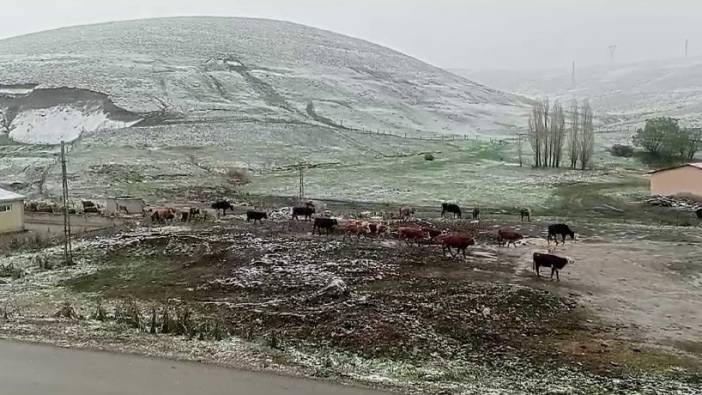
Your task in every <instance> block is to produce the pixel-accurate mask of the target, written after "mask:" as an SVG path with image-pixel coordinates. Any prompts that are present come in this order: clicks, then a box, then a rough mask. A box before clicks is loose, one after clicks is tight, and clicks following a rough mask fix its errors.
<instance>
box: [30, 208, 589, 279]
mask: <svg viewBox="0 0 702 395" xmlns="http://www.w3.org/2000/svg"><path fill="white" fill-rule="evenodd" d="M81 203H82V212H83V213H100V209H101V208H100V206H99V205H98V204H95V203H93V202H91V201H82V202H81ZM210 207H211V208H212V211H214V212H216V213H217V214H216V215H217V216H219V215H220V213H221V215H222V216H226V214H227V211H231V212H233V211H234V209H235V207H234V205H232V203H231V202H229V201H227V200H219V201H216V202H214V203H212V204H211V206H210ZM26 209H27V210H28V211H33V212H41V211H46V212H57V208H56V207H54V206H51V205H47V204H45V203H41V202H40V203H37V202H29V203H28V205H27V207H26ZM72 211H74V210H72ZM208 211H209V210H205V209H201V208H185V209H175V208H171V207H163V208H148V209H144V213H143V214H144V216H145V217H147V218H149V219H150V220H151V223H152V224H157V223H158V224H165V223H172V222H175V221H180V222H190V221H193V220H198V219H203V220H206V219H207V218H208V217H209V215H211V213H210V214H208ZM74 212H75V211H74ZM415 213H416V211H415V209H414V208H412V207H402V208H400V209H399V216H398V217H395V218H396V219H397V220H398V221H396V222H398V223H399V224H398V225H397V226H396V227H393V228H392V229H391V227H390V226H389V225H388V224H386V223H385V221H384V220H383V218H379V217H375V218H370V219H341V218H333V217H331V215H330V213H329V212H325V213H322V215H317V207H316V206H315V204H314V203H313V202H311V201H308V202H304V203H302V204H300V205H299V206H296V207H292V209H291V210H290V217H289V218H290V219H291V220H295V221H297V220H301V219H302V220H305V221H311V222H312V234H313V235H316V234H318V235H320V236H321V235H322V234H326V235H329V234H332V233H335V232H336V229H337V228H340V229H341V231H342V232H343V240H346V239H347V238H351V239H354V238H355V240H356V241H359V240H360V239H361V238H364V239H380V240H382V239H385V238H386V237H388V236H389V235H392V236H394V237H396V238H397V239H398V240H399V241H400V242H404V243H405V244H406V245H408V246H411V245H417V246H420V245H422V244H428V243H429V244H440V245H441V247H442V254H443V255H444V256H445V255H446V252H448V253H449V255H450V256H452V257H456V256H458V255H459V254H462V255H463V257H465V256H466V250H467V249H468V247H470V246H472V245H475V244H476V240H475V235H474V234H473V233H469V232H451V231H449V230H448V229H444V230H439V229H437V228H436V227H435V226H434V225H432V224H431V223H427V224H418V223H416V222H415V221H412V219H413V218H414V216H415ZM462 214H463V213H462V210H461V207H459V206H458V205H457V204H454V203H442V205H441V217H446V216H452V217H453V218H462ZM519 214H520V219H521V221H522V222H523V221H525V220H526V221H531V211H530V210H529V209H528V208H522V209H520V211H519ZM268 218H269V213H267V212H266V211H259V210H247V211H246V221H247V222H253V223H254V224H256V223H260V222H261V221H262V220H266V219H268ZM472 219H473V222H476V223H480V208H479V207H475V208H473V211H472ZM496 236H497V242H498V244H499V245H500V246H506V247H509V246H510V245H513V246H514V247H515V248H516V247H517V243H518V242H519V241H520V240H522V239H524V235H522V234H521V233H519V232H517V231H515V230H514V229H509V228H503V229H499V230H498V231H497V234H496ZM559 237H560V241H561V242H563V243H565V239H566V237H570V238H571V239H575V233H574V232H573V231H572V230H571V229H570V227H569V226H568V225H566V224H554V225H550V226H548V236H547V240H548V243H550V242H551V241H552V240H553V241H555V242H556V244H558V243H559ZM454 250H455V252H454ZM568 262H572V261H571V260H569V259H568V258H563V257H560V256H557V255H553V254H542V253H538V252H537V253H534V255H533V269H534V271H535V272H536V274H537V276H538V275H539V268H540V267H550V268H551V278H553V275H554V274H555V275H556V279H557V280H559V277H558V271H559V270H560V269H562V268H563V267H564V266H565V265H566V264H567V263H568Z"/></svg>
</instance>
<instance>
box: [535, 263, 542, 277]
mask: <svg viewBox="0 0 702 395" xmlns="http://www.w3.org/2000/svg"><path fill="white" fill-rule="evenodd" d="M540 269H541V266H539V265H535V267H534V270H535V271H536V277H541V271H540Z"/></svg>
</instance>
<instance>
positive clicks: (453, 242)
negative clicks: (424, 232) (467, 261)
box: [439, 233, 475, 258]
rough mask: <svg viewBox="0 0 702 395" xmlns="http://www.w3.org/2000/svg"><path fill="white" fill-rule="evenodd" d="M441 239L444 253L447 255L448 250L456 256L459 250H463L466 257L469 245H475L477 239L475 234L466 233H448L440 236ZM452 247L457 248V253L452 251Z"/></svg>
mask: <svg viewBox="0 0 702 395" xmlns="http://www.w3.org/2000/svg"><path fill="white" fill-rule="evenodd" d="M439 240H441V248H442V253H443V254H444V255H446V250H448V252H449V254H451V256H452V257H455V256H456V255H458V253H459V252H462V253H463V257H464V258H465V257H466V249H467V248H468V247H469V246H472V245H475V239H473V236H471V235H469V234H465V233H448V234H445V235H441V236H439ZM451 248H455V249H456V250H457V251H456V254H455V255H454V253H453V251H451Z"/></svg>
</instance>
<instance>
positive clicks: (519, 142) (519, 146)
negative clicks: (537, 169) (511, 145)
mask: <svg viewBox="0 0 702 395" xmlns="http://www.w3.org/2000/svg"><path fill="white" fill-rule="evenodd" d="M517 155H518V156H519V167H522V166H524V159H523V157H522V135H521V134H518V135H517Z"/></svg>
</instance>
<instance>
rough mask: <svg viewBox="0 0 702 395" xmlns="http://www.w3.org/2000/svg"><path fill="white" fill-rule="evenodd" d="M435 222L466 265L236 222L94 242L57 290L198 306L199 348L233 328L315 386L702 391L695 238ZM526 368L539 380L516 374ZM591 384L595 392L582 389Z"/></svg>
mask: <svg viewBox="0 0 702 395" xmlns="http://www.w3.org/2000/svg"><path fill="white" fill-rule="evenodd" d="M361 206H362V205H361ZM365 208H367V207H358V206H357V207H353V208H349V207H346V210H349V211H352V210H361V209H365ZM376 208H377V209H379V210H384V209H387V210H392V209H391V208H388V207H376ZM335 209H337V208H335ZM422 216H424V217H425V218H432V217H430V214H429V215H426V216H425V215H424V214H423V213H422ZM433 218H434V219H431V220H428V221H427V220H425V221H423V223H427V222H429V223H432V224H433V225H434V226H436V227H437V228H439V229H443V228H448V229H452V230H455V231H465V232H471V233H472V234H474V235H475V236H476V238H477V240H478V245H477V246H475V247H473V248H471V250H470V251H469V254H468V256H467V257H466V258H463V257H455V258H454V257H448V256H443V255H442V250H441V248H440V246H438V245H434V244H426V245H423V246H420V247H408V246H406V245H405V244H404V243H400V242H398V241H397V240H396V239H394V238H392V237H390V238H388V239H387V240H374V239H361V240H360V241H356V240H343V238H342V236H341V235H340V234H338V233H337V234H334V235H330V236H313V235H311V224H310V223H305V222H296V221H289V220H288V219H282V218H281V219H276V220H271V221H266V222H264V223H263V224H260V225H254V224H250V223H246V222H245V221H243V220H242V219H241V217H240V216H239V215H237V216H227V217H223V218H221V219H219V220H217V222H216V223H204V224H201V223H197V224H195V223H193V224H186V226H177V227H174V226H166V227H162V228H159V227H154V228H152V229H150V230H141V231H137V232H131V233H123V234H120V235H117V236H113V237H109V238H104V239H98V240H95V241H88V242H86V243H85V244H83V245H81V246H80V247H79V249H78V251H77V252H76V254H77V256H78V257H79V261H81V262H82V264H84V265H85V268H84V269H83V270H80V269H76V270H74V271H72V272H64V273H63V274H62V275H61V276H58V278H57V277H52V279H53V281H58V282H57V283H56V285H58V287H59V289H63V290H65V292H66V295H71V296H70V297H71V298H73V300H75V301H76V303H81V304H83V306H77V307H78V309H79V311H80V310H82V311H83V312H86V313H87V312H89V311H93V310H94V309H95V307H94V306H95V303H97V301H98V300H99V301H100V303H101V304H104V305H105V306H108V307H112V306H114V305H119V304H120V303H123V301H125V300H135V301H136V305H137V306H138V307H137V309H141V310H140V312H139V313H138V314H140V315H142V316H143V317H142V320H143V321H144V322H148V320H149V316H150V311H151V310H152V307H150V306H156V309H158V311H159V315H158V317H156V321H159V322H158V328H159V329H158V330H160V328H161V327H162V323H161V322H160V320H161V319H162V317H161V313H160V312H161V311H162V310H163V309H164V306H179V307H178V308H182V307H183V306H187V307H188V308H190V309H192V311H193V317H195V320H199V322H200V323H201V324H200V325H199V326H198V329H197V330H193V332H192V333H191V335H190V336H191V337H193V336H198V333H197V331H199V333H200V337H204V338H207V336H209V335H208V334H207V333H209V332H207V333H206V330H205V329H203V327H204V326H206V327H207V328H209V329H211V328H212V327H217V328H221V329H223V330H224V331H225V332H227V333H228V334H229V335H230V336H233V337H235V338H239V339H244V340H245V341H247V342H252V343H260V344H265V345H266V346H267V347H270V348H271V349H272V350H278V351H277V352H278V353H279V354H277V355H278V356H277V357H276V358H277V359H276V361H277V363H279V364H281V365H288V366H306V367H309V366H310V365H309V363H310V362H309V360H310V358H313V356H316V357H314V358H318V357H319V358H322V360H326V361H327V362H323V363H322V365H321V366H318V368H317V369H321V370H317V371H316V373H314V375H319V374H322V375H324V376H325V377H326V376H327V375H332V376H334V375H342V376H346V377H348V375H349V374H351V373H349V372H350V371H356V372H358V371H361V370H364V369H365V370H364V371H366V373H367V374H366V376H364V377H365V378H364V379H363V380H368V377H370V376H373V377H376V376H377V375H379V374H380V373H379V372H380V371H385V374H389V373H388V372H387V369H386V368H383V369H385V370H383V369H381V368H379V367H378V366H376V367H374V368H367V367H366V368H362V367H361V365H359V363H361V362H359V361H376V362H374V363H380V362H379V361H388V362H383V364H387V363H392V364H395V365H397V366H405V365H408V366H415V367H419V366H423V365H424V366H426V367H427V369H428V367H429V366H431V367H432V369H434V370H436V371H438V372H441V373H440V374H438V376H437V375H436V374H433V373H432V378H429V377H428V376H427V377H423V376H426V375H427V374H429V373H426V372H425V373H421V374H420V373H417V369H419V368H414V369H415V370H413V372H415V373H413V374H414V375H417V374H420V377H416V376H413V377H414V379H413V380H414V381H410V379H409V378H408V377H407V375H406V374H404V375H403V374H400V373H397V369H400V368H399V367H398V368H396V369H395V371H394V373H393V374H394V375H395V377H396V379H398V380H400V381H403V383H404V384H403V387H402V388H404V389H405V390H407V389H412V388H414V389H418V388H421V389H422V391H420V392H423V391H428V392H435V391H437V389H441V388H444V389H446V388H454V389H456V388H463V390H465V386H466V385H469V384H468V383H471V384H470V385H473V384H475V383H483V382H485V383H487V384H485V387H481V388H497V387H496V386H500V385H505V384H504V382H502V381H503V380H507V381H508V382H510V383H511V384H510V385H511V386H516V387H510V388H521V390H523V391H527V392H528V391H533V390H535V388H539V387H538V386H539V385H540V384H539V383H542V384H543V382H551V381H550V380H552V379H553V377H551V376H549V378H546V377H544V376H540V375H550V373H549V372H553V371H554V369H556V368H557V369H558V370H559V371H561V370H562V369H566V370H568V371H571V372H573V373H568V374H566V373H563V374H562V376H565V378H563V380H562V385H564V386H565V387H564V388H567V389H570V392H573V391H574V392H575V393H590V392H598V391H609V390H620V391H626V390H640V391H643V392H646V389H647V388H649V387H650V386H652V387H650V388H653V389H654V392H653V393H655V390H656V388H657V389H658V390H659V391H668V390H680V391H682V392H683V393H685V388H690V386H692V387H695V386H698V385H699V382H700V381H699V380H700V372H702V362H701V359H702V353H701V351H702V346H700V343H699V340H698V339H699V338H700V334H701V333H700V330H701V329H700V328H702V322H701V320H702V317H700V315H699V314H697V313H696V312H698V311H700V310H699V308H700V307H702V292H701V291H700V280H699V279H700V274H699V273H700V267H699V265H701V264H702V263H700V262H699V261H697V260H695V259H694V256H695V254H696V251H698V249H699V242H700V234H699V232H698V231H697V230H696V229H692V228H676V227H666V228H662V227H657V226H652V225H647V224H618V223H614V222H612V223H609V222H599V223H587V222H584V221H582V222H576V223H574V224H573V226H574V227H575V229H576V232H577V233H578V235H577V236H576V240H575V241H574V242H571V241H568V242H567V244H566V245H565V246H562V245H561V246H559V247H557V248H556V249H555V250H553V248H554V247H553V245H551V246H548V245H546V241H545V240H544V233H543V232H544V229H545V224H546V223H549V222H553V221H556V219H552V218H536V219H535V220H534V222H531V223H518V222H515V219H514V217H513V216H504V215H488V216H487V218H485V219H483V221H482V222H481V223H480V224H476V223H473V222H471V221H469V220H447V219H438V218H435V217H433ZM571 223H572V222H571ZM398 225H399V223H394V224H393V227H396V226H398ZM504 226H510V227H513V228H515V229H517V230H519V231H521V232H523V233H524V234H525V235H526V236H527V238H526V239H525V240H524V242H523V243H522V244H521V245H520V246H519V247H517V248H505V247H499V246H497V245H496V243H495V231H496V229H498V228H500V227H504ZM548 248H551V251H552V252H555V253H558V254H561V255H567V256H570V257H572V258H574V259H575V262H576V263H575V264H573V265H571V266H567V267H566V268H565V269H564V270H563V271H561V273H560V276H561V281H560V282H556V281H550V280H549V279H548V277H542V278H537V277H536V276H535V274H534V273H533V272H532V271H531V254H532V253H533V252H534V251H547V249H548ZM39 274H41V273H37V275H39ZM544 274H545V273H544ZM19 289H21V291H19ZM23 294H27V295H30V294H31V295H32V297H33V300H32V301H33V303H34V304H35V305H36V306H38V305H41V301H40V300H39V299H41V296H39V297H37V291H36V290H35V289H32V287H24V288H22V287H19V285H18V286H17V288H15V292H14V294H13V298H14V300H15V303H20V302H18V301H17V299H22V295H23ZM39 294H41V293H39ZM47 298H48V296H47ZM51 298H53V299H52V300H53V302H54V303H55V302H56V297H55V294H51ZM27 308H29V309H30V310H31V308H34V309H38V307H27ZM27 314H28V313H25V315H27ZM37 314H38V313H37ZM44 314H45V312H44ZM110 314H111V313H108V315H110ZM85 315H87V314H85ZM202 323H206V325H204V324H202ZM203 325H204V326H203ZM22 330H24V331H26V330H27V327H26V326H24V327H22ZM144 330H145V331H148V325H145V326H144ZM158 330H157V332H158ZM300 353H302V354H304V355H306V357H305V358H302V359H301V358H300ZM320 355H321V356H323V355H327V357H320ZM330 355H334V357H330ZM340 356H345V357H343V358H342V357H340ZM350 356H356V357H354V358H360V359H359V360H355V359H351V360H350V361H351V362H349V358H351V357H350ZM325 358H327V359H325ZM329 358H331V359H329ZM339 358H342V360H343V361H344V362H339ZM329 361H337V362H329ZM353 361H356V362H353ZM364 363H368V362H364ZM315 364H316V362H315ZM466 364H467V365H466ZM351 366H355V368H352V367H351ZM363 366H365V365H363ZM383 366H384V365H383ZM466 366H469V368H467V367H466ZM481 369H484V370H481ZM531 369H535V371H536V372H539V373H538V374H537V375H535V376H534V375H532V377H529V378H523V377H521V376H520V375H522V374H523V372H526V371H528V370H531ZM478 371H480V372H483V373H480V374H479V375H480V377H482V378H481V379H480V380H477V379H476V378H475V377H476V375H478V373H477V372H478ZM320 372H323V373H320ZM344 372H346V373H344ZM306 374H309V372H308V373H306ZM355 374H358V373H355ZM582 375H584V376H582ZM651 375H653V376H651ZM483 376H484V377H483ZM498 376H499V377H502V378H500V379H497V377H498ZM571 376H572V377H571ZM353 377H356V378H357V379H358V376H353ZM388 377H389V376H388ZM517 377H520V378H517ZM576 377H581V378H580V379H578V378H576ZM582 377H587V379H582ZM648 377H654V378H653V379H650V380H649V379H648ZM476 380H477V381H476ZM583 380H585V381H587V382H588V383H589V384H587V386H585V387H582V388H580V387H581V386H583V385H585V384H582V383H583ZM612 380H614V381H612ZM651 380H652V381H651ZM670 380H673V381H670ZM498 381H499V382H501V383H502V384H496V383H497V382H498ZM364 382H365V381H364ZM517 382H518V383H517ZM553 383H554V384H553V385H554V386H557V384H555V383H556V381H553ZM651 383H653V384H651ZM676 383H678V384H676ZM476 385H477V384H476ZM462 386H463V387H462ZM476 388H477V387H476ZM566 391H568V390H566ZM459 392H460V391H459ZM467 392H469V393H470V391H467Z"/></svg>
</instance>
